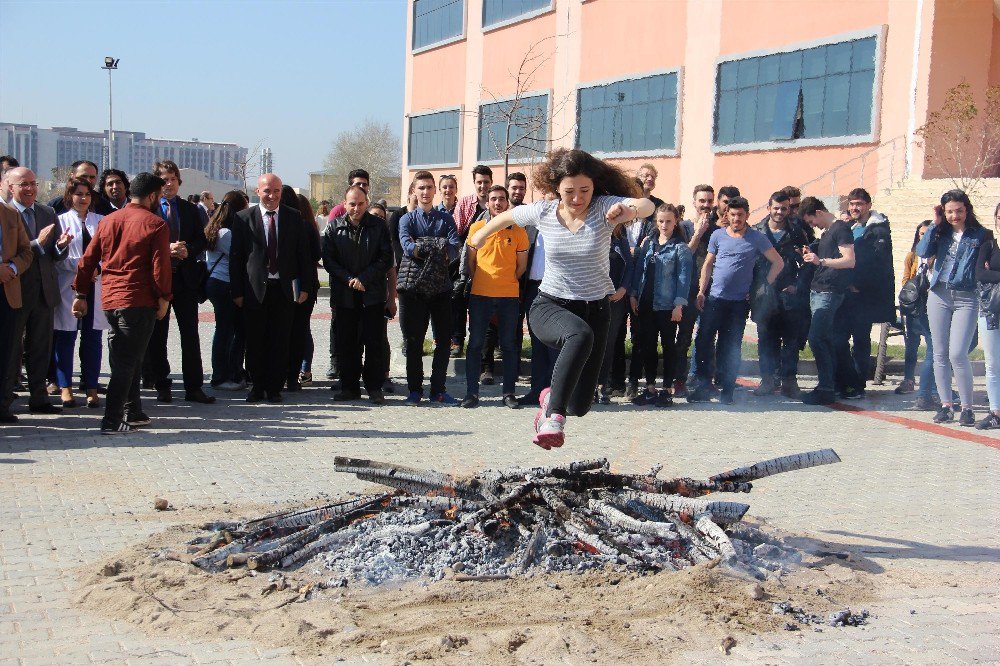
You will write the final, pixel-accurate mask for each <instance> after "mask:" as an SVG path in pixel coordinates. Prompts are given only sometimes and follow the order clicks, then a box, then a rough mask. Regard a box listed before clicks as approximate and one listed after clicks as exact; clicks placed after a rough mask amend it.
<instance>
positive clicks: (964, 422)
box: [958, 409, 976, 428]
mask: <svg viewBox="0 0 1000 666" xmlns="http://www.w3.org/2000/svg"><path fill="white" fill-rule="evenodd" d="M958 425H960V426H965V427H966V428H971V427H973V426H974V425H976V415H975V414H973V413H972V410H971V409H963V410H962V413H961V414H959V415H958Z"/></svg>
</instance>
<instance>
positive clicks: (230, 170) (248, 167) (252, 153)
mask: <svg viewBox="0 0 1000 666" xmlns="http://www.w3.org/2000/svg"><path fill="white" fill-rule="evenodd" d="M263 145H264V143H263V142H262V141H258V142H257V143H256V144H255V145H254V147H253V150H249V151H247V154H246V157H244V158H243V159H240V158H239V157H236V158H235V159H234V160H233V162H232V164H224V165H222V172H223V173H225V174H226V175H229V176H232V177H233V178H235V179H236V180H238V181H240V183H242V184H243V191H244V192H245V193H246V194H247V195H248V196H249V194H250V189H249V187H248V186H247V179H248V178H249V177H250V174H251V173H253V172H254V171H256V170H257V167H258V165H259V164H260V150H261V148H262V147H263Z"/></svg>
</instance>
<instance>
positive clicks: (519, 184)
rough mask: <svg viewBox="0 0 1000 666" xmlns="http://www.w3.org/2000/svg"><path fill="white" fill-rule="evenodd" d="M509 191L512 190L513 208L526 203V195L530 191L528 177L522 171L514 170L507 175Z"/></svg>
mask: <svg viewBox="0 0 1000 666" xmlns="http://www.w3.org/2000/svg"><path fill="white" fill-rule="evenodd" d="M507 191H508V192H510V207H511V208H517V207H518V206H520V205H522V204H524V196H525V195H526V194H527V193H528V177H527V176H525V175H524V174H523V173H521V172H520V171H514V172H512V173H511V174H510V175H509V176H507Z"/></svg>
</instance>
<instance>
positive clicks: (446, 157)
mask: <svg viewBox="0 0 1000 666" xmlns="http://www.w3.org/2000/svg"><path fill="white" fill-rule="evenodd" d="M407 12H408V18H407V39H408V40H409V41H408V43H407V52H406V85H405V102H404V105H405V107H404V108H405V120H404V127H403V152H404V155H403V182H404V183H407V182H409V181H410V179H411V178H412V174H413V172H414V171H415V170H417V169H422V168H426V169H429V170H430V171H432V172H433V173H434V174H435V175H438V176H439V175H441V174H445V173H453V174H456V175H457V176H458V177H459V191H460V193H462V194H467V193H469V192H471V191H472V186H471V175H470V171H471V169H472V167H473V166H474V165H475V164H477V163H485V164H488V165H490V166H491V167H492V168H493V169H494V174H495V175H494V179H495V180H497V181H499V180H501V179H502V174H503V161H504V160H503V157H504V155H505V154H506V156H507V157H509V158H510V163H511V166H510V169H511V170H512V171H513V170H519V171H530V169H531V166H532V163H533V162H537V161H538V160H539V159H540V158H541V156H542V155H543V154H544V152H545V151H546V150H547V149H549V148H551V147H556V146H566V147H574V146H575V147H579V148H583V149H585V150H588V151H590V152H592V153H594V154H596V155H598V156H601V157H604V158H608V159H612V160H614V161H615V162H617V163H618V164H620V165H621V166H623V167H625V168H626V169H628V170H630V171H633V172H634V171H635V170H636V169H637V168H638V167H639V165H641V164H644V163H647V162H648V163H652V164H653V165H655V166H656V168H657V170H658V171H659V182H658V184H657V188H656V190H655V193H656V194H657V195H658V196H660V197H661V198H663V199H665V200H667V201H674V202H678V203H684V204H687V203H689V202H690V198H691V190H692V188H693V187H694V185H696V184H698V183H703V182H707V183H712V184H714V185H716V186H720V185H727V184H735V185H738V186H739V187H740V188H741V190H742V191H743V193H744V194H745V195H747V196H748V197H749V199H750V202H751V206H752V207H761V206H763V205H765V204H766V202H767V197H768V195H769V194H770V193H771V192H772V191H774V190H775V189H778V188H779V187H781V186H784V185H788V184H792V185H800V186H803V189H805V190H806V191H808V192H809V193H813V194H817V195H819V196H826V197H830V196H833V195H836V194H846V192H847V191H849V189H851V188H853V187H857V186H865V187H867V188H869V189H870V191H872V192H873V193H875V192H876V191H878V190H882V189H884V188H886V187H888V184H890V183H900V182H902V181H905V180H911V181H912V180H914V179H917V180H920V179H924V178H932V177H935V176H937V175H940V174H935V173H934V169H933V168H932V166H931V165H930V163H929V162H928V159H927V157H926V155H925V152H924V149H923V146H922V145H921V142H920V140H919V137H918V136H917V134H916V130H917V128H919V127H920V126H921V125H923V124H924V123H925V122H926V119H927V117H928V114H929V113H930V112H932V111H934V110H936V109H938V108H939V107H940V106H941V103H942V101H943V99H944V96H945V93H946V91H947V90H948V89H950V88H951V87H952V86H954V85H956V84H958V83H960V82H961V81H962V80H963V79H964V80H965V81H967V82H969V83H970V84H971V85H972V88H973V90H974V91H977V93H978V92H982V91H985V90H986V88H987V86H989V85H995V84H1000V2H993V0H851V1H850V2H834V1H831V0H809V1H808V2H793V1H790V0H669V1H668V0H628V1H622V0H408V2H407ZM526 56H527V62H526V67H524V68H522V67H521V65H522V63H523V62H525V59H526ZM519 70H520V71H521V72H522V74H521V76H520V77H519V76H518V72H519ZM526 71H531V72H532V74H531V75H530V76H527V77H526V76H524V72H526ZM512 99H516V100H517V101H516V102H512V101H511V100H512ZM509 119H512V120H513V122H510V123H508V120H509ZM508 125H510V127H508ZM508 129H509V130H510V133H508ZM521 134H526V135H525V136H524V138H523V140H521V141H517V139H518V138H520V135H521ZM512 144H516V145H513V148H512V149H511V150H506V149H505V147H506V146H511V145H512ZM531 196H534V197H535V198H537V197H538V193H533V194H532V195H529V197H531ZM910 233H912V231H911V232H910Z"/></svg>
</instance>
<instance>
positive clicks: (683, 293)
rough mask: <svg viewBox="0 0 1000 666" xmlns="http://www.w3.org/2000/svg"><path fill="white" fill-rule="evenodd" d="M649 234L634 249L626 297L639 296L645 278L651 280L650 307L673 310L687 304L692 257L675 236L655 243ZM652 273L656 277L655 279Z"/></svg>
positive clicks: (654, 239) (686, 247) (643, 286)
mask: <svg viewBox="0 0 1000 666" xmlns="http://www.w3.org/2000/svg"><path fill="white" fill-rule="evenodd" d="M657 240H658V238H657V237H653V236H650V237H649V238H647V239H646V242H645V243H643V244H642V245H641V246H640V247H638V248H636V250H635V268H634V269H633V271H632V285H631V287H630V288H629V296H634V297H635V298H641V297H642V292H643V289H644V288H645V286H646V280H652V279H655V282H654V283H653V310H655V311H663V310H672V309H674V308H675V307H676V306H678V305H687V304H688V299H687V297H688V294H689V293H690V291H691V275H692V273H693V272H694V258H693V257H692V255H691V250H689V249H688V246H687V244H686V243H684V241H683V240H681V239H679V238H677V236H674V237H673V238H671V239H670V240H668V241H667V243H666V245H658V244H657V243H656V242H654V241H657ZM654 276H655V278H654Z"/></svg>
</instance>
